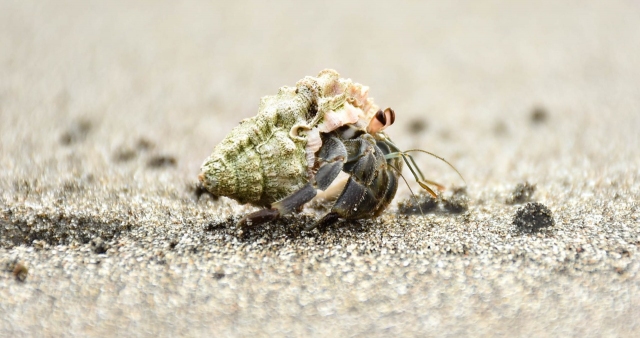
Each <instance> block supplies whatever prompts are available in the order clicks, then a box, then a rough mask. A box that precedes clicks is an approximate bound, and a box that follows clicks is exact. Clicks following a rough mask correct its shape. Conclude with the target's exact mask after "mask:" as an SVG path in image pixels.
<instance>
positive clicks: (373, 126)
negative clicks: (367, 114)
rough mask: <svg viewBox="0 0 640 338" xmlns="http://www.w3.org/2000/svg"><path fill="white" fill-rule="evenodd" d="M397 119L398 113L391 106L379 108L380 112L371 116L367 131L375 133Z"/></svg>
mask: <svg viewBox="0 0 640 338" xmlns="http://www.w3.org/2000/svg"><path fill="white" fill-rule="evenodd" d="M395 121H396V113H395V112H394V111H393V109H391V108H387V109H385V110H384V111H383V110H382V109H379V110H378V112H377V113H376V114H375V115H374V116H373V117H372V118H371V121H369V125H368V126H367V133H369V134H375V133H377V132H379V131H381V130H383V129H384V128H386V127H388V126H390V125H392V124H393V122H395Z"/></svg>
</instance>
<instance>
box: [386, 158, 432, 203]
mask: <svg viewBox="0 0 640 338" xmlns="http://www.w3.org/2000/svg"><path fill="white" fill-rule="evenodd" d="M387 165H388V166H389V167H391V168H393V170H395V171H396V172H397V173H398V175H400V177H401V178H402V180H403V181H404V184H406V185H407V188H409V192H410V193H411V197H412V198H413V200H414V201H415V202H416V205H417V206H418V209H420V214H422V215H424V213H423V212H422V207H421V206H420V204H419V203H418V197H417V196H416V194H414V193H413V190H412V189H411V187H410V186H409V182H407V179H406V178H404V175H402V170H399V169H398V168H396V167H395V166H393V165H391V164H389V163H387Z"/></svg>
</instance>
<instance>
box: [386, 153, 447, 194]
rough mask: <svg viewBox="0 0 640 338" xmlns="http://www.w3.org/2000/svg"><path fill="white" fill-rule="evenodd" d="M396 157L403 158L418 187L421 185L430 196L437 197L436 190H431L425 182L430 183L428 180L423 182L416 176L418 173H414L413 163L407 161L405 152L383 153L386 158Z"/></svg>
mask: <svg viewBox="0 0 640 338" xmlns="http://www.w3.org/2000/svg"><path fill="white" fill-rule="evenodd" d="M398 157H402V159H403V160H404V162H405V163H406V164H407V167H409V170H410V171H411V174H412V175H413V177H414V178H415V179H416V182H418V184H419V185H420V187H422V189H424V190H426V191H427V192H428V193H429V194H430V195H431V196H433V198H437V197H438V194H436V192H435V191H433V189H431V188H430V187H429V186H428V185H427V183H428V182H429V183H430V181H428V182H425V181H426V180H422V179H420V177H419V176H418V174H417V173H416V171H415V170H414V168H413V165H412V164H411V162H409V160H407V157H408V155H407V154H405V153H403V152H395V153H390V154H387V155H385V158H387V159H388V158H398ZM416 169H417V167H416ZM403 178H404V177H403ZM406 182H407V181H406V180H405V183H406ZM435 185H437V186H438V187H440V186H441V185H439V184H435Z"/></svg>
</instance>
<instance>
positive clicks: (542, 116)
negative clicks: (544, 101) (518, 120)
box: [531, 107, 549, 124]
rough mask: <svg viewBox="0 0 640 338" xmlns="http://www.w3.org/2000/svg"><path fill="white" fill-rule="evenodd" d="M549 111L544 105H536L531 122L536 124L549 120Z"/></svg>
mask: <svg viewBox="0 0 640 338" xmlns="http://www.w3.org/2000/svg"><path fill="white" fill-rule="evenodd" d="M548 117H549V113H548V112H547V110H546V109H544V108H542V107H535V108H533V110H532V111H531V122H532V123H534V124H541V123H544V122H546V121H547V119H548Z"/></svg>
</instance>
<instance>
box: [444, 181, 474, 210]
mask: <svg viewBox="0 0 640 338" xmlns="http://www.w3.org/2000/svg"><path fill="white" fill-rule="evenodd" d="M441 199H442V207H443V208H444V210H446V211H448V212H450V213H453V214H459V213H463V212H465V211H467V210H469V197H468V196H467V188H465V187H462V188H455V189H453V194H451V196H449V197H444V196H442V197H441Z"/></svg>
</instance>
